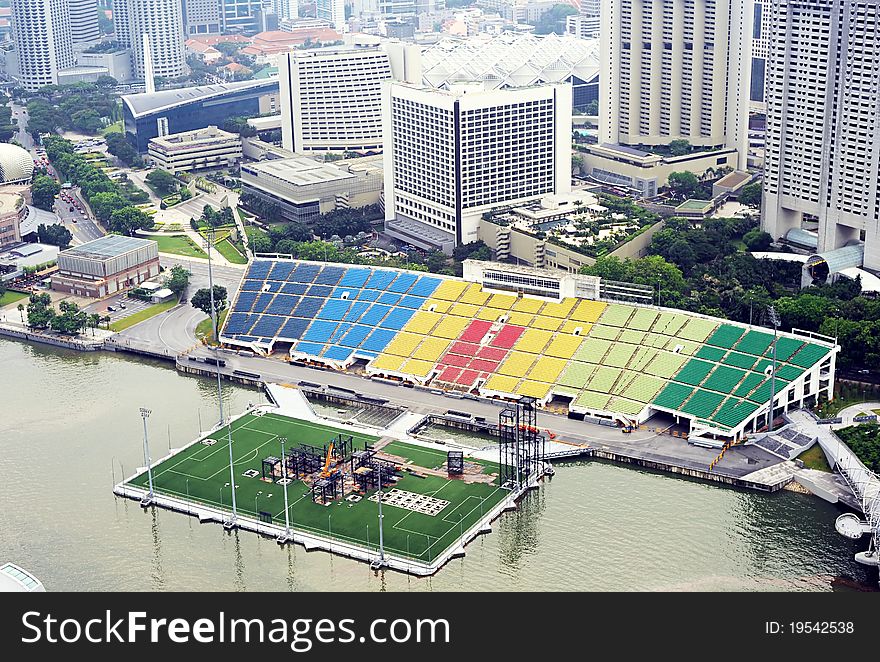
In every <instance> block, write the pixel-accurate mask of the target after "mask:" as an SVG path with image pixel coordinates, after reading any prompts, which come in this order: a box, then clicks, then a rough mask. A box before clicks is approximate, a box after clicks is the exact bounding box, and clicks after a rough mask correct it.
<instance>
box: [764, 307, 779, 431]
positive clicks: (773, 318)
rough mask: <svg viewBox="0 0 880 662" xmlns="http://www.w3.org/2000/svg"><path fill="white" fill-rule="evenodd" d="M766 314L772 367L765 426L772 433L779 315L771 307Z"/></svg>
mask: <svg viewBox="0 0 880 662" xmlns="http://www.w3.org/2000/svg"><path fill="white" fill-rule="evenodd" d="M767 314H768V315H769V316H770V323H771V324H772V325H773V367H772V368H771V370H772V372H771V373H770V420H769V422H768V424H767V431H768V432H773V410H774V406H773V400H774V399H775V398H776V336H777V333H778V332H779V315H777V314H776V308H775V307H774V306H772V305H771V306H770V307H769V308H768V309H767Z"/></svg>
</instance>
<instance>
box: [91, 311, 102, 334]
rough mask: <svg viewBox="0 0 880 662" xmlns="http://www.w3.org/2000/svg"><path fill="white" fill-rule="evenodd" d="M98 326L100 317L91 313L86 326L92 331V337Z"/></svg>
mask: <svg viewBox="0 0 880 662" xmlns="http://www.w3.org/2000/svg"><path fill="white" fill-rule="evenodd" d="M100 324H101V316H100V315H98V314H97V313H92V314H91V315H89V320H88V325H89V328H90V329H91V330H92V335H93V336H94V335H95V329H97V328H98V326H99V325H100Z"/></svg>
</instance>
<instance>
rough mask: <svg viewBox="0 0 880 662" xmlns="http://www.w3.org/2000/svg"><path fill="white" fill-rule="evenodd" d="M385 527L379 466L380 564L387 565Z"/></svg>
mask: <svg viewBox="0 0 880 662" xmlns="http://www.w3.org/2000/svg"><path fill="white" fill-rule="evenodd" d="M384 529H385V527H384V526H383V523H382V465H381V464H380V465H379V564H380V565H385V531H384Z"/></svg>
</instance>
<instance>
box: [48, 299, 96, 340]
mask: <svg viewBox="0 0 880 662" xmlns="http://www.w3.org/2000/svg"><path fill="white" fill-rule="evenodd" d="M58 307H59V308H60V309H61V313H60V314H59V315H55V316H54V317H52V320H51V322H50V324H51V326H52V329H53V330H55V331H57V332H58V333H65V334H68V335H73V336H75V335H77V334H79V332H80V331H82V330H83V329H84V328H86V325H87V324H88V315H87V314H86V313H85V312H84V311H82V310H80V309H79V306H78V305H76V304H75V303H72V302H70V301H62V302H61V303H60V304H58Z"/></svg>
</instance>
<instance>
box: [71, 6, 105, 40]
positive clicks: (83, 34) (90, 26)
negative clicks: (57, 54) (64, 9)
mask: <svg viewBox="0 0 880 662" xmlns="http://www.w3.org/2000/svg"><path fill="white" fill-rule="evenodd" d="M69 3H70V35H71V38H72V39H73V43H74V44H81V43H89V42H95V41H98V40H100V39H101V29H100V28H99V27H98V0H69Z"/></svg>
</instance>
